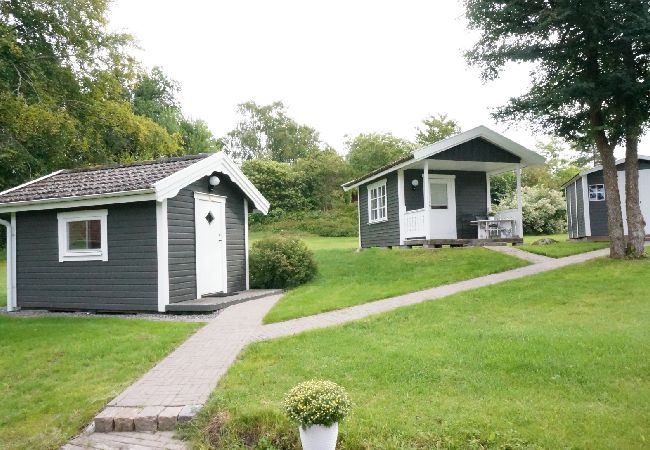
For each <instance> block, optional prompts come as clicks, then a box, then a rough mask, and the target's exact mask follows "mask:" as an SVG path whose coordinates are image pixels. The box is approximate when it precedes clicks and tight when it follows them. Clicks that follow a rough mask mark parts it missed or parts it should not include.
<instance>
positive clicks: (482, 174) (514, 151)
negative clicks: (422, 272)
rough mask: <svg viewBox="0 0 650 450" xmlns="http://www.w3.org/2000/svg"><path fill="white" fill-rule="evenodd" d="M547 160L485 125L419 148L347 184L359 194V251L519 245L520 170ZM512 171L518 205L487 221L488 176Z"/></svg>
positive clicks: (489, 204)
mask: <svg viewBox="0 0 650 450" xmlns="http://www.w3.org/2000/svg"><path fill="white" fill-rule="evenodd" d="M543 163H544V158H543V157H542V156H540V155H538V154H537V153H535V152H532V151H530V150H528V149H526V148H524V147H522V146H521V145H519V144H517V143H515V142H513V141H511V140H509V139H507V138H505V137H504V136H502V135H500V134H498V133H495V132H494V131H491V130H489V129H488V128H486V127H478V128H474V129H472V130H470V131H467V132H464V133H460V134H458V135H456V136H453V137H451V138H448V139H445V140H443V141H440V142H436V143H435V144H432V145H429V146H427V147H424V148H421V149H418V150H415V151H414V152H413V153H411V154H409V155H407V156H406V157H404V158H402V159H400V160H398V161H395V162H393V163H391V164H389V165H387V166H385V167H382V168H379V169H377V170H375V171H373V172H371V173H369V174H366V175H364V176H362V177H360V178H358V179H356V180H353V181H350V182H349V183H346V184H344V185H343V188H344V189H345V190H350V189H354V188H357V189H358V193H359V195H358V199H359V200H358V208H359V209H358V217H359V247H362V248H367V247H394V246H405V245H406V246H410V245H433V246H440V245H445V244H448V245H481V244H486V243H491V242H496V241H500V242H505V243H513V244H516V243H520V242H522V238H523V232H522V221H521V219H522V215H521V169H522V168H523V167H527V166H532V165H539V164H543ZM513 170H514V171H515V172H516V173H517V180H518V184H517V193H518V195H517V197H518V199H519V208H517V209H515V210H507V211H500V212H498V213H497V214H496V215H495V217H493V218H489V217H488V212H489V209H490V207H491V199H490V177H491V176H492V175H496V174H500V173H504V172H507V171H513ZM427 199H428V200H427Z"/></svg>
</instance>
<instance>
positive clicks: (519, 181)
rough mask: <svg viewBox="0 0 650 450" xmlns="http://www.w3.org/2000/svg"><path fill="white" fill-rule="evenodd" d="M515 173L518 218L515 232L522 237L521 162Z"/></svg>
mask: <svg viewBox="0 0 650 450" xmlns="http://www.w3.org/2000/svg"><path fill="white" fill-rule="evenodd" d="M515 173H516V174H517V212H518V216H519V220H518V221H517V232H518V235H519V237H524V224H523V220H524V210H523V201H522V198H521V164H519V165H518V166H517V169H515Z"/></svg>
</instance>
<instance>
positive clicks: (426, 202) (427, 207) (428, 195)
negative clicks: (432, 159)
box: [422, 159, 431, 240]
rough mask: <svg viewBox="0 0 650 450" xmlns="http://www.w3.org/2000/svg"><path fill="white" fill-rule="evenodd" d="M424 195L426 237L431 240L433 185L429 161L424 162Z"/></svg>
mask: <svg viewBox="0 0 650 450" xmlns="http://www.w3.org/2000/svg"><path fill="white" fill-rule="evenodd" d="M422 183H423V184H424V186H422V187H423V193H424V194H423V195H424V223H425V227H426V228H425V229H424V232H425V233H424V236H425V238H426V239H427V240H429V239H431V185H430V184H429V160H428V159H425V160H424V172H423V176H422Z"/></svg>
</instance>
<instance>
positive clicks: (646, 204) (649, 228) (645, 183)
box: [639, 169, 650, 234]
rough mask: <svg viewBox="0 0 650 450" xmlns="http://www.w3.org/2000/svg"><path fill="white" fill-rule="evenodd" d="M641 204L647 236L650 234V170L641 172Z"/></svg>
mask: <svg viewBox="0 0 650 450" xmlns="http://www.w3.org/2000/svg"><path fill="white" fill-rule="evenodd" d="M639 203H641V213H642V214H643V218H644V219H645V234H650V169H645V170H639Z"/></svg>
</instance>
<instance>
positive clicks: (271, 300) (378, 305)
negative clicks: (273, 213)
mask: <svg viewBox="0 0 650 450" xmlns="http://www.w3.org/2000/svg"><path fill="white" fill-rule="evenodd" d="M608 252H609V249H602V250H596V251H593V252H589V253H583V254H579V255H573V256H569V257H566V258H559V259H550V258H547V259H546V260H544V261H541V260H540V262H537V263H535V264H532V265H530V266H526V267H522V268H518V269H513V270H509V271H506V272H501V273H498V274H493V275H486V276H483V277H478V278H474V279H471V280H467V281H461V282H458V283H453V284H450V285H445V286H440V287H436V288H432V289H426V290H423V291H419V292H413V293H410V294H406V295H400V296H398V297H392V298H388V299H385V300H379V301H375V302H371V303H366V304H363V305H358V306H353V307H350V308H345V309H342V310H338V311H331V312H327V313H322V314H317V315H314V316H309V317H303V318H299V319H294V320H289V321H286V322H280V323H275V324H270V325H262V318H263V317H264V316H265V315H266V313H267V312H268V311H269V309H271V307H272V306H273V305H274V304H275V302H276V301H277V300H278V299H279V298H280V297H281V296H280V295H277V296H272V297H266V298H262V299H258V300H252V301H249V302H246V303H241V304H238V305H235V306H231V307H229V308H227V309H226V310H225V311H224V312H223V313H221V314H220V315H219V316H217V317H216V318H215V319H214V320H213V321H211V322H210V323H209V324H208V325H206V326H205V327H203V328H202V329H200V330H199V331H198V332H197V333H195V334H194V335H193V336H191V337H190V338H189V339H188V340H187V341H185V342H184V343H183V344H181V345H180V346H179V347H178V348H177V349H176V350H175V351H174V352H172V353H171V354H170V355H169V356H168V357H167V358H165V359H164V360H163V361H161V362H160V363H159V364H158V365H156V366H155V367H154V368H153V369H151V370H150V371H149V372H147V373H146V374H145V375H144V376H143V377H142V378H141V379H140V380H138V381H137V382H136V383H134V384H133V385H131V386H130V387H129V388H127V389H126V390H125V391H124V392H122V393H121V394H120V395H119V396H117V397H116V398H115V399H114V400H113V401H111V402H110V404H109V406H108V407H107V408H106V410H105V411H103V412H102V413H100V415H98V416H97V417H98V418H100V419H101V418H105V419H106V422H107V424H106V428H109V427H108V422H111V423H112V421H113V420H115V417H118V416H120V411H127V410H129V411H130V410H131V408H138V411H139V412H138V413H137V414H136V415H135V418H136V419H137V417H139V416H141V415H146V413H144V411H146V408H147V407H150V408H151V407H165V409H164V410H162V411H161V412H160V413H159V414H158V428H159V429H161V428H168V424H166V423H165V420H166V417H167V416H166V415H165V414H166V413H170V414H167V415H169V421H170V422H173V423H174V424H175V423H176V422H177V421H178V420H179V416H181V417H182V418H181V419H180V420H181V421H184V420H188V419H189V418H191V417H186V416H189V414H188V413H189V409H188V408H185V409H184V407H187V406H189V405H191V406H192V408H191V410H192V412H195V411H196V410H198V409H199V408H200V407H201V405H203V404H204V403H205V401H206V400H207V398H208V396H209V395H210V393H211V392H212V391H213V390H214V388H215V387H216V385H217V382H218V381H219V379H220V378H221V376H222V375H224V374H225V372H226V370H227V369H228V367H230V365H231V364H232V363H233V362H234V360H235V358H236V357H237V355H238V354H239V352H240V350H241V349H242V348H243V347H244V346H245V345H247V344H249V343H250V342H254V341H259V340H263V339H270V338H275V337H280V336H288V335H294V334H298V333H301V332H303V331H307V330H311V329H316V328H324V327H329V326H333V325H339V324H343V323H346V322H350V321H353V320H357V319H362V318H364V317H367V316H370V315H374V314H379V313H383V312H386V311H390V310H393V309H396V308H400V307H403V306H407V305H413V304H416V303H421V302H424V301H427V300H435V299H439V298H442V297H446V296H448V295H452V294H455V293H458V292H463V291H467V290H470V289H476V288H479V287H483V286H489V285H493V284H496V283H501V282H503V281H508V280H514V279H518V278H522V277H526V276H529V275H533V274H536V273H541V272H546V271H549V270H553V269H557V268H560V267H564V266H567V265H570V264H576V263H580V262H584V261H588V260H590V259H593V258H597V257H600V256H605V255H607V254H608ZM522 253H526V252H523V251H522ZM143 408H145V409H143ZM184 410H185V411H186V413H183V412H182V411H184ZM149 411H151V410H149ZM130 414H132V412H130ZM161 418H162V421H163V426H162V427H161V426H160V422H161ZM134 422H135V419H134ZM97 431H101V430H100V429H99V428H97ZM107 431H108V430H107ZM64 448H65V449H67V450H76V449H79V448H98V449H99V448H101V449H121V448H129V449H136V450H137V449H159V448H170V449H185V448H186V446H185V444H184V443H183V442H181V441H177V440H175V439H173V433H171V432H170V433H164V432H161V431H159V432H157V433H153V434H150V433H138V432H130V433H117V432H113V433H91V434H87V435H82V436H79V437H77V438H75V439H74V440H72V441H71V442H70V443H69V444H68V445H67V446H65V447H64Z"/></svg>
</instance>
